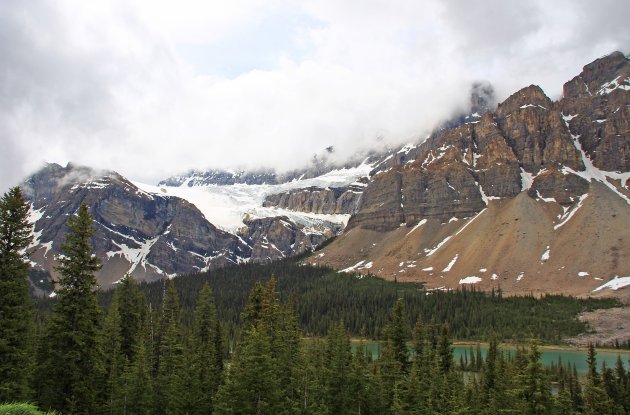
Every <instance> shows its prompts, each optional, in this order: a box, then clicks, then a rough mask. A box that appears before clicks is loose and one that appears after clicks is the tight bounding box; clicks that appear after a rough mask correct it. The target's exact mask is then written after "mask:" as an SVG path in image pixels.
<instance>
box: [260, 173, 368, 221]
mask: <svg viewBox="0 0 630 415" xmlns="http://www.w3.org/2000/svg"><path fill="white" fill-rule="evenodd" d="M366 181H367V180H366ZM365 185H367V184H365ZM365 185H363V183H357V184H356V185H353V186H348V187H343V188H335V187H333V188H321V187H307V188H304V189H294V190H289V191H287V192H284V193H277V194H273V195H268V196H266V197H265V201H264V202H263V206H265V207H277V208H281V209H288V210H293V211H296V212H308V213H319V214H329V215H332V214H352V213H355V212H356V210H357V207H358V203H359V199H360V198H361V194H362V193H363V189H364V186H365Z"/></svg>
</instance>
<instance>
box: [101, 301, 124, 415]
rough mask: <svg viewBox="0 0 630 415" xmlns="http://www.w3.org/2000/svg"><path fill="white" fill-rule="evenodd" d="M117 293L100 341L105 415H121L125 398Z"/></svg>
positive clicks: (110, 307)
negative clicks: (103, 371) (106, 414)
mask: <svg viewBox="0 0 630 415" xmlns="http://www.w3.org/2000/svg"><path fill="white" fill-rule="evenodd" d="M118 298H119V292H118V290H116V292H115V293H114V297H113V300H112V303H111V304H110V306H109V310H108V313H107V318H106V319H105V323H104V324H103V331H102V334H101V336H102V340H101V344H102V346H103V361H104V369H105V382H104V384H105V388H104V389H105V390H104V391H103V392H104V395H105V396H104V399H103V400H104V402H105V408H106V413H108V414H111V415H113V414H123V413H124V410H125V405H124V400H125V398H126V391H125V384H124V383H125V379H124V374H125V370H126V366H127V359H126V357H125V356H124V355H123V353H122V350H121V333H120V327H121V319H120V313H119V301H118Z"/></svg>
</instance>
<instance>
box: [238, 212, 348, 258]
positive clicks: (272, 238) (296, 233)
mask: <svg viewBox="0 0 630 415" xmlns="http://www.w3.org/2000/svg"><path fill="white" fill-rule="evenodd" d="M243 223H244V224H245V226H244V227H243V228H242V229H241V230H240V231H239V236H241V238H243V240H244V241H246V242H247V244H248V245H249V246H251V249H252V253H251V256H252V259H254V260H256V261H258V262H269V261H274V260H277V259H282V258H286V257H289V256H293V255H298V254H301V253H303V252H305V251H313V250H314V249H315V248H316V247H317V246H319V245H321V244H322V243H323V242H325V241H326V240H327V239H329V238H331V237H333V236H335V234H336V233H337V231H340V229H334V228H331V227H321V228H319V229H308V228H307V227H305V226H304V225H300V224H296V223H294V222H292V221H290V220H289V218H287V217H286V216H277V217H270V218H259V219H252V218H245V219H244V221H243Z"/></svg>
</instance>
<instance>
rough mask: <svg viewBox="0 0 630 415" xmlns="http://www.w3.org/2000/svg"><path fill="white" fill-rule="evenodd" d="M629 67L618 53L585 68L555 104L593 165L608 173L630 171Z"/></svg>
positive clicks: (565, 87)
mask: <svg viewBox="0 0 630 415" xmlns="http://www.w3.org/2000/svg"><path fill="white" fill-rule="evenodd" d="M629 91H630V65H628V58H626V57H625V56H624V55H623V54H622V53H620V52H615V53H613V54H611V55H609V56H606V57H604V58H601V59H598V60H596V61H595V62H593V63H591V64H589V65H586V66H585V67H584V70H583V71H582V73H581V74H580V75H578V76H576V77H575V78H573V79H572V80H571V81H569V82H567V83H566V84H565V85H564V97H563V98H562V100H560V102H558V103H557V105H556V110H557V111H558V112H560V113H561V114H562V117H563V118H564V120H565V121H566V123H567V125H568V127H569V131H570V133H571V135H572V136H573V137H575V138H577V139H578V140H579V143H580V145H581V146H582V149H583V150H584V152H585V153H586V154H587V156H588V157H589V159H591V160H592V162H593V165H594V166H595V167H597V168H599V169H602V170H606V171H619V172H627V171H630V109H629V107H628V92H629Z"/></svg>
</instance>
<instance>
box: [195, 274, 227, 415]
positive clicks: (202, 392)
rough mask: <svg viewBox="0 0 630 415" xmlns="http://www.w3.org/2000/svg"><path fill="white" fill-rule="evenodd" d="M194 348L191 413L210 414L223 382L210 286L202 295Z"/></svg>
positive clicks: (196, 312) (218, 334) (217, 328)
mask: <svg viewBox="0 0 630 415" xmlns="http://www.w3.org/2000/svg"><path fill="white" fill-rule="evenodd" d="M191 347H192V349H193V351H192V356H191V359H190V360H191V363H192V365H191V367H189V369H188V374H187V377H188V378H190V380H191V382H192V384H193V386H194V387H193V388H192V390H189V391H188V400H189V402H190V403H191V405H190V406H191V407H192V408H193V410H192V411H191V413H193V414H199V415H202V414H209V413H212V408H213V403H214V398H215V395H216V393H217V390H218V389H219V385H221V383H222V377H223V341H222V334H221V330H220V326H219V325H218V321H217V312H216V307H215V305H214V299H213V296H212V290H211V289H210V287H209V286H208V284H207V283H206V284H204V285H203V287H202V289H201V291H200V292H199V299H198V300H197V307H196V309H195V322H194V330H193V336H192V342H191Z"/></svg>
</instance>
